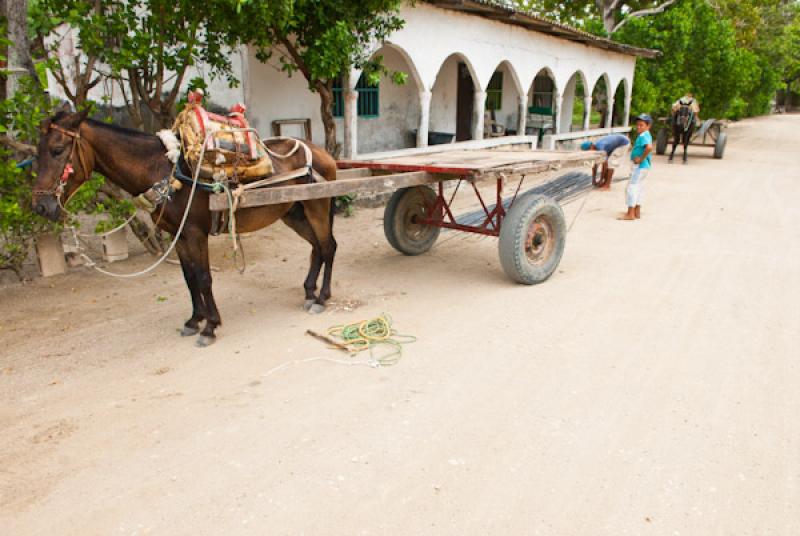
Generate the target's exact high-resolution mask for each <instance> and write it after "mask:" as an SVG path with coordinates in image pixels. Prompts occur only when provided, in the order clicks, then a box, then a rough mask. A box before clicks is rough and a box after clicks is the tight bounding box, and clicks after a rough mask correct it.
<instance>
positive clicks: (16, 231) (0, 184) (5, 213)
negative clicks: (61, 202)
mask: <svg viewBox="0 0 800 536" xmlns="http://www.w3.org/2000/svg"><path fill="white" fill-rule="evenodd" d="M52 107H53V102H52V101H51V100H50V99H49V98H48V97H47V96H46V95H44V94H43V93H42V92H41V91H40V90H38V85H36V84H34V83H33V81H32V80H31V79H29V78H24V77H23V78H21V79H20V87H19V89H18V91H17V92H16V94H15V95H14V96H13V97H12V98H10V99H6V100H4V101H2V102H0V135H2V136H8V135H9V134H13V137H14V139H15V140H16V141H19V142H21V143H23V144H28V145H33V146H35V144H36V142H37V138H38V136H37V132H38V131H37V128H36V127H37V126H38V125H39V123H40V122H41V121H42V119H44V118H45V117H47V116H48V115H49V114H50V112H51V110H52ZM25 156H26V155H25V154H24V153H22V152H18V151H14V150H12V149H9V148H7V147H5V146H2V147H1V148H0V160H2V164H0V270H13V271H14V272H16V274H17V275H18V276H19V275H20V274H21V268H22V264H23V263H24V262H25V259H26V258H27V257H28V251H29V250H30V245H31V242H32V240H33V238H34V236H36V235H37V234H40V233H44V232H48V231H55V230H58V228H59V226H58V225H57V224H55V223H53V222H50V221H47V220H45V219H43V218H40V217H39V216H37V215H35V214H34V213H33V212H32V211H31V188H32V185H33V173H31V172H30V168H25V169H21V168H18V167H17V164H18V163H19V162H20V161H22V160H24V158H25Z"/></svg>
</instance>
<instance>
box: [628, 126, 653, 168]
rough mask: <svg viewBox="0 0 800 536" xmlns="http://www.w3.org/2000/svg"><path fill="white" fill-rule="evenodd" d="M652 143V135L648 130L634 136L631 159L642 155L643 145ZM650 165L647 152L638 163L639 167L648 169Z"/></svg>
mask: <svg viewBox="0 0 800 536" xmlns="http://www.w3.org/2000/svg"><path fill="white" fill-rule="evenodd" d="M652 144H653V135H652V134H650V131H649V130H645V131H644V132H642V133H641V134H639V137H638V138H636V141H635V142H633V150H632V151H631V160H633V159H634V158H639V157H640V156H642V155H643V154H644V151H645V147H647V146H648V145H652ZM651 152H652V151H651ZM651 165H652V164H651V163H650V155H649V154H648V155H647V158H645V159H644V160H642V162H641V163H640V164H639V167H640V168H642V169H648V168H650V166H651Z"/></svg>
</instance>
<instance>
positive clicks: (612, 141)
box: [594, 134, 630, 156]
mask: <svg viewBox="0 0 800 536" xmlns="http://www.w3.org/2000/svg"><path fill="white" fill-rule="evenodd" d="M628 144H630V141H629V140H628V136H624V135H622V134H611V135H610V136H604V137H602V138H600V139H599V140H597V141H596V142H594V148H595V149H597V150H598V151H605V153H606V154H607V155H609V156H611V153H613V152H614V151H616V150H617V149H619V148H620V147H624V146H626V145H628Z"/></svg>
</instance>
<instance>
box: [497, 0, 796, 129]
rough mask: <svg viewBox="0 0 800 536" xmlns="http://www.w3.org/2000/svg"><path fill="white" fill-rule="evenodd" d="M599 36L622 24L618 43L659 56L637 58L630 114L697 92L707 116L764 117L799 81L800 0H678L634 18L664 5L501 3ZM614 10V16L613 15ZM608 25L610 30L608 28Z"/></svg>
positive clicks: (659, 108)
mask: <svg viewBox="0 0 800 536" xmlns="http://www.w3.org/2000/svg"><path fill="white" fill-rule="evenodd" d="M498 3H501V4H505V5H513V6H514V7H516V8H521V9H523V10H528V11H531V12H533V13H536V14H539V15H542V16H545V17H548V18H553V19H555V20H558V21H560V22H564V23H567V24H571V25H573V26H575V27H578V28H581V29H583V30H586V31H588V32H591V33H593V34H596V35H600V36H607V35H608V24H610V23H611V22H613V23H615V24H616V23H619V22H620V21H622V20H623V19H625V18H626V17H627V20H626V24H624V25H623V26H622V27H621V28H620V29H619V30H618V31H616V32H615V33H614V34H613V37H614V39H615V40H617V41H621V42H623V43H627V44H632V45H636V46H639V47H644V48H653V49H657V50H660V51H661V52H662V53H663V55H662V56H661V57H660V58H657V59H655V60H638V61H637V69H636V75H635V80H634V92H633V103H632V106H631V111H632V112H633V113H638V112H643V111H647V112H649V113H651V114H653V115H666V114H667V113H668V112H669V109H670V105H671V103H672V102H674V101H675V100H676V99H677V98H678V97H680V96H681V95H682V94H683V93H684V92H685V91H687V90H694V93H695V94H696V96H697V97H698V98H699V100H700V103H701V105H702V110H701V115H702V116H704V117H718V118H723V117H728V118H732V119H733V118H740V117H745V116H750V115H757V114H763V113H767V112H768V111H769V108H770V103H771V101H772V99H773V98H774V97H775V92H776V89H778V88H779V87H782V86H783V87H787V86H791V85H792V84H796V83H797V81H800V16H799V15H798V11H799V10H800V2H798V1H797V0H714V1H713V2H712V1H709V0H679V1H678V2H676V3H675V4H674V5H673V6H672V7H670V9H668V10H666V11H665V12H663V13H658V14H654V15H650V16H647V17H631V16H630V15H631V14H632V13H635V12H636V11H637V10H640V9H642V8H647V7H654V6H656V5H661V4H663V0H659V1H650V0H641V1H624V2H620V3H617V4H612V2H609V1H608V0H580V1H577V2H561V1H557V0H498ZM612 5H613V6H614V10H613V13H612V14H611V15H613V17H612V18H606V19H605V20H604V13H603V12H601V11H604V12H605V15H606V16H608V15H609V12H608V9H609V7H610V6H612ZM604 23H605V24H604Z"/></svg>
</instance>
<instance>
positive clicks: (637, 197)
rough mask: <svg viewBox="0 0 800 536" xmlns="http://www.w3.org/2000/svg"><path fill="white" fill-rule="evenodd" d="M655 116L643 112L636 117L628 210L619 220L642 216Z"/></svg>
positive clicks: (627, 197)
mask: <svg viewBox="0 0 800 536" xmlns="http://www.w3.org/2000/svg"><path fill="white" fill-rule="evenodd" d="M651 124H653V118H652V117H650V116H649V115H647V114H642V115H640V116H638V117H637V118H636V132H638V133H639V136H638V137H637V138H636V141H635V142H634V144H633V149H632V150H631V160H633V170H632V171H631V180H630V181H628V187H627V188H626V189H625V201H626V204H627V205H628V211H627V212H626V213H624V214H622V215H621V216H620V217H619V218H617V219H618V220H638V219H639V218H641V217H642V206H641V201H642V186H643V183H644V179H645V178H646V177H647V174H648V173H649V172H650V167H651V165H652V164H651V161H650V153H651V152H652V151H653V135H652V134H650V125H651Z"/></svg>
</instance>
